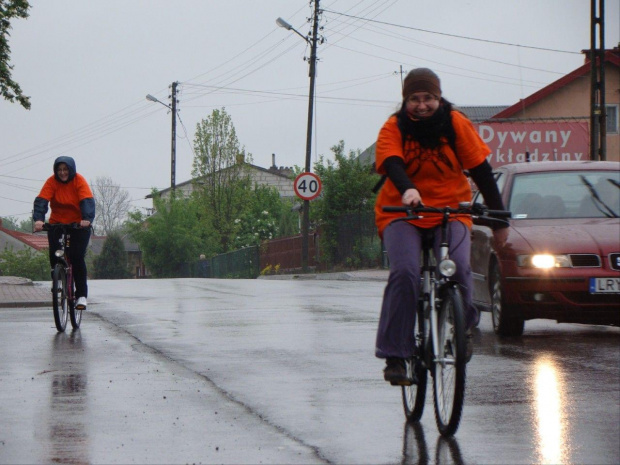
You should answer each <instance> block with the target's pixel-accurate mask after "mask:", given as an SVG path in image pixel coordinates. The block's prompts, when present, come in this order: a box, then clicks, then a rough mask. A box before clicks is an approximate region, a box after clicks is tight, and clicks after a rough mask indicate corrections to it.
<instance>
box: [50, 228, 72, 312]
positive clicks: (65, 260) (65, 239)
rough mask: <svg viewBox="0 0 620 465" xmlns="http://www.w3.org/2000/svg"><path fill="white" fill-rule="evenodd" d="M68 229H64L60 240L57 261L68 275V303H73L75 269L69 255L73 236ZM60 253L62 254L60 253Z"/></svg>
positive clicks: (56, 253)
mask: <svg viewBox="0 0 620 465" xmlns="http://www.w3.org/2000/svg"><path fill="white" fill-rule="evenodd" d="M67 229H68V228H66V227H64V228H63V229H62V234H61V235H60V238H59V239H58V242H60V249H58V250H57V251H56V252H55V255H56V260H57V261H58V262H60V263H61V264H62V266H63V267H64V268H65V272H66V273H67V301H68V302H71V303H73V302H74V300H75V297H74V295H73V267H72V266H71V260H70V259H69V256H68V255H67V249H68V248H69V247H71V242H70V241H71V234H69V232H68V231H67ZM59 252H60V253H59Z"/></svg>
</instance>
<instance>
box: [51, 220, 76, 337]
mask: <svg viewBox="0 0 620 465" xmlns="http://www.w3.org/2000/svg"><path fill="white" fill-rule="evenodd" d="M54 228H60V229H61V230H62V234H61V236H60V239H59V242H60V248H59V249H58V250H56V252H55V255H56V260H57V262H56V264H55V265H54V268H53V270H52V308H53V309H54V323H55V324H56V329H57V330H58V332H61V333H62V332H63V331H64V330H65V329H66V327H67V321H68V320H70V321H71V326H72V327H73V329H78V328H79V327H80V324H81V322H82V310H80V309H77V308H75V302H76V298H75V282H74V281H73V268H72V266H71V261H70V260H69V256H68V254H67V249H68V248H69V247H70V246H71V233H70V231H71V230H72V229H81V226H80V225H79V224H78V223H71V224H61V223H53V224H51V223H45V224H44V225H43V231H50V230H52V229H54Z"/></svg>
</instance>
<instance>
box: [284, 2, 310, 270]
mask: <svg viewBox="0 0 620 465" xmlns="http://www.w3.org/2000/svg"><path fill="white" fill-rule="evenodd" d="M276 24H277V25H278V26H280V27H283V28H284V29H286V30H288V31H293V32H294V33H295V34H297V35H298V36H300V37H301V38H302V39H304V40H305V41H306V42H307V43H308V44H309V45H310V60H309V61H310V90H309V92H308V128H307V131H306V166H305V172H306V173H310V172H311V171H312V170H311V167H310V159H311V156H312V116H313V111H314V78H315V77H316V46H317V30H318V24H319V0H315V2H314V18H313V23H312V36H311V37H310V38H308V37H306V36H304V35H303V34H301V33H300V32H299V31H298V30H297V29H295V28H294V27H293V26H291V25H290V24H289V23H287V22H286V21H285V20H283V19H282V18H278V19H276ZM309 232H310V201H309V200H304V209H303V218H302V223H301V267H302V270H303V271H304V272H307V271H308V234H309Z"/></svg>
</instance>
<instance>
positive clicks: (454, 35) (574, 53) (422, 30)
mask: <svg viewBox="0 0 620 465" xmlns="http://www.w3.org/2000/svg"><path fill="white" fill-rule="evenodd" d="M323 11H324V12H327V13H333V14H336V15H340V16H347V17H349V18H355V19H361V20H364V21H368V22H371V23H377V24H385V25H387V26H393V27H399V28H403V29H410V30H412V31H419V32H426V33H429V34H437V35H442V36H447V37H456V38H458V39H466V40H475V41H478V42H486V43H490V44H497V45H508V46H510V47H521V48H529V49H532V50H542V51H545V52H557V53H569V54H572V55H581V53H580V52H571V51H568V50H558V49H553V48H544V47H534V46H530V45H521V44H511V43H509V42H500V41H497V40H490V39H480V38H477V37H467V36H461V35H457V34H448V33H447V32H438V31H431V30H429V29H421V28H416V27H411V26H403V25H402V24H395V23H388V22H386V21H379V20H376V19H368V18H360V17H358V16H354V15H348V14H346V13H340V12H338V11H333V10H325V9H324V10H323Z"/></svg>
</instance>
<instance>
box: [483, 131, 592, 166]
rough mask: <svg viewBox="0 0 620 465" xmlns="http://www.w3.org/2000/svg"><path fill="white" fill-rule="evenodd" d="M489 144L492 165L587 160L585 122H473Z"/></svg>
mask: <svg viewBox="0 0 620 465" xmlns="http://www.w3.org/2000/svg"><path fill="white" fill-rule="evenodd" d="M475 126H476V128H477V129H478V134H480V137H482V140H484V142H485V143H486V144H487V145H488V146H489V148H490V149H491V153H490V155H489V157H488V160H489V163H490V164H491V166H493V167H494V168H497V167H498V166H502V165H506V164H508V163H524V162H526V161H528V153H529V161H530V162H538V161H569V160H589V159H590V145H589V144H590V138H589V131H588V123H585V122H556V123H538V122H533V121H532V122H522V123H515V122H510V123H500V122H497V123H495V122H493V123H490V122H487V123H480V124H476V125H475Z"/></svg>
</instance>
